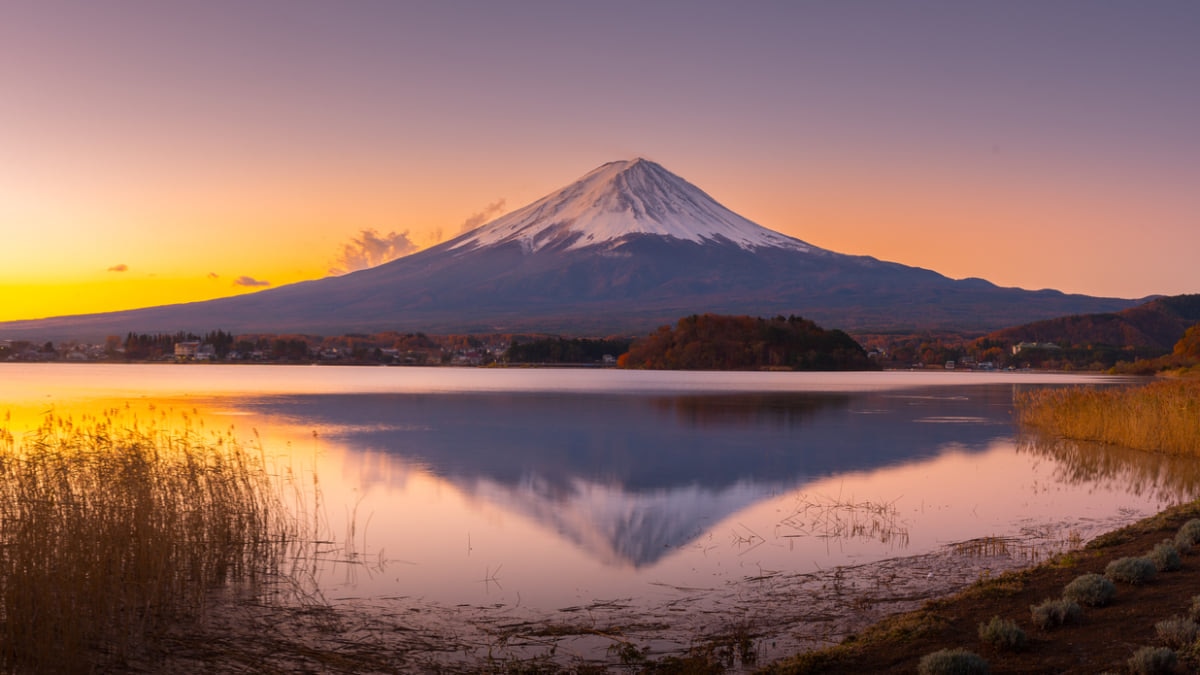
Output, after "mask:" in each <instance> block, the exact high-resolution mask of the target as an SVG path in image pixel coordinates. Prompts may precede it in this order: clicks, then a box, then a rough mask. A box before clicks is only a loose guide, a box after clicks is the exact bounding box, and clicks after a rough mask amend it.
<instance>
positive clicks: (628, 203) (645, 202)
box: [449, 158, 822, 252]
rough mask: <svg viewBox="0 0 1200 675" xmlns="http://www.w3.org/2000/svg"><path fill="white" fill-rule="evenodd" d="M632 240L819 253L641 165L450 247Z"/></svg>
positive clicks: (534, 247) (609, 170)
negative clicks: (646, 238) (724, 243)
mask: <svg viewBox="0 0 1200 675" xmlns="http://www.w3.org/2000/svg"><path fill="white" fill-rule="evenodd" d="M635 234H653V235H662V236H667V237H673V238H675V239H681V240H684V241H691V242H695V243H705V242H721V241H722V240H726V241H728V242H732V243H733V244H736V245H737V246H739V247H741V248H743V249H746V250H751V251H753V250H755V249H760V248H779V249H787V250H792V251H801V252H814V251H822V249H818V248H816V247H814V246H811V245H809V244H807V243H805V242H803V241H800V240H799V239H794V238H792V237H788V236H785V235H783V234H780V233H778V232H775V231H773V230H769V229H767V228H765V227H762V226H761V225H757V224H755V223H753V222H751V221H749V220H747V219H745V218H743V217H741V216H739V215H738V214H736V213H734V212H733V211H730V210H729V209H727V208H725V207H724V206H721V204H719V203H717V201H716V200H714V199H713V198H712V197H710V196H708V195H707V194H706V193H705V192H704V191H703V190H701V189H700V188H698V187H696V186H695V185H692V184H691V183H689V182H687V181H686V180H684V179H682V178H680V177H679V176H676V175H675V174H673V173H671V172H670V171H667V170H666V169H664V168H663V167H662V166H660V165H658V164H655V163H654V162H651V161H649V160H647V159H642V158H637V159H633V160H627V161H619V162H609V163H608V164H604V165H603V166H601V167H599V168H597V169H595V170H593V171H592V172H590V173H588V174H587V175H586V176H584V177H583V178H581V179H580V180H578V181H576V182H575V183H573V184H571V185H569V186H567V187H565V188H563V189H562V190H559V191H558V192H555V193H553V194H550V195H547V196H546V197H543V198H542V199H539V200H538V201H536V202H534V203H532V204H530V205H528V206H526V207H524V208H521V209H518V210H516V211H513V212H512V213H510V214H507V215H505V216H502V217H500V218H497V219H496V220H493V221H492V222H490V223H487V224H485V225H482V226H480V227H479V228H478V229H476V230H474V231H472V232H468V233H467V234H465V235H463V236H462V237H460V238H459V239H458V240H456V241H453V242H450V244H449V247H450V248H451V249H464V250H467V249H472V248H477V247H486V246H494V245H499V244H507V243H511V242H517V243H519V244H520V245H521V246H522V248H524V249H525V250H526V251H531V252H532V251H539V250H541V249H543V248H547V247H550V248H551V249H557V250H568V251H569V250H577V249H582V248H586V247H589V246H599V245H613V244H615V243H618V242H619V241H620V240H622V239H623V238H625V237H627V236H629V235H635Z"/></svg>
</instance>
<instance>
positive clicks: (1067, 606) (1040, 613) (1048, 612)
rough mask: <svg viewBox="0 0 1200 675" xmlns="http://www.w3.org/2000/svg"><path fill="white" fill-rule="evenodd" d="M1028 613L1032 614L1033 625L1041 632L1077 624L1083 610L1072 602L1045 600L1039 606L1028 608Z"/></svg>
mask: <svg viewBox="0 0 1200 675" xmlns="http://www.w3.org/2000/svg"><path fill="white" fill-rule="evenodd" d="M1029 611H1030V612H1031V613H1032V614H1033V623H1034V624H1036V625H1037V627H1038V628H1041V629H1042V630H1046V629H1047V628H1053V627H1055V626H1061V625H1063V624H1064V623H1077V622H1078V621H1079V619H1080V618H1082V617H1083V609H1082V608H1081V607H1080V606H1079V603H1077V602H1075V601H1073V600H1063V599H1060V600H1052V599H1047V600H1043V601H1042V603H1041V604H1040V605H1032V606H1030V608H1029Z"/></svg>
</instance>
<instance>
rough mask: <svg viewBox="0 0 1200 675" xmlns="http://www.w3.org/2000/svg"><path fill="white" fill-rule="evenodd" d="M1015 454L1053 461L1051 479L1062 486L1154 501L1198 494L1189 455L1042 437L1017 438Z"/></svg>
mask: <svg viewBox="0 0 1200 675" xmlns="http://www.w3.org/2000/svg"><path fill="white" fill-rule="evenodd" d="M1017 451H1018V452H1022V453H1027V454H1030V455H1033V456H1035V457H1044V458H1047V459H1051V460H1053V461H1054V462H1055V472H1054V476H1055V479H1056V480H1057V481H1059V482H1061V483H1063V484H1066V485H1105V486H1109V487H1111V488H1115V489H1120V490H1123V491H1126V492H1129V493H1131V494H1135V495H1139V496H1145V497H1151V498H1153V499H1156V500H1158V501H1160V502H1184V501H1190V500H1192V499H1196V498H1197V497H1198V496H1200V462H1197V461H1196V458H1195V457H1183V456H1178V455H1166V454H1161V453H1153V452H1145V451H1142V450H1133V449H1130V448H1125V447H1121V446H1116V445H1108V444H1104V443H1093V442H1087V441H1075V440H1071V439H1065V438H1057V437H1052V436H1049V435H1045V434H1038V433H1027V434H1023V435H1022V436H1021V438H1020V439H1019V442H1018V444H1017Z"/></svg>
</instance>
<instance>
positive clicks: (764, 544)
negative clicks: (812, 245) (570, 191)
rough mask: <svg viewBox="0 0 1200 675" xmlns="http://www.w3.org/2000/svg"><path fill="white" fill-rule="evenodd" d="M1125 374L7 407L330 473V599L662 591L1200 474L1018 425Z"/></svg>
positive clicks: (559, 372)
mask: <svg viewBox="0 0 1200 675" xmlns="http://www.w3.org/2000/svg"><path fill="white" fill-rule="evenodd" d="M1121 381H1122V380H1120V379H1118V378H1108V377H1101V376H1094V375H1062V374H1043V373H982V372H980V373H970V372H920V371H916V372H883V373H684V372H646V371H618V370H600V369H469V368H384V367H316V366H295V367H293V366H222V365H200V364H196V365H97V364H2V365H0V416H4V415H6V416H7V421H6V422H5V423H4V426H7V427H8V428H9V429H10V430H11V431H13V432H14V433H16V434H18V435H19V434H20V433H21V432H22V431H23V430H28V429H31V428H34V427H36V425H37V424H38V422H39V421H40V419H41V418H42V416H43V415H45V414H46V413H47V412H50V411H53V412H55V413H58V414H67V415H82V414H95V413H97V412H98V411H100V410H104V409H108V408H113V407H119V408H122V409H124V410H127V411H129V412H130V414H134V415H141V416H144V417H154V416H157V417H159V418H163V419H168V418H173V417H175V416H186V417H187V418H188V419H189V420H190V423H191V424H194V425H203V427H204V428H205V429H210V430H227V429H232V430H233V432H234V434H235V435H236V436H237V438H239V439H240V440H241V441H242V442H243V443H245V444H252V443H261V444H262V446H263V448H264V450H265V452H266V453H267V454H268V455H269V456H270V457H271V459H272V462H274V463H275V464H276V465H277V466H281V467H287V468H288V469H289V470H291V471H294V472H295V473H296V474H297V475H300V476H313V477H315V483H313V485H315V487H313V488H312V490H313V493H312V494H311V495H310V498H311V502H310V506H312V505H316V507H317V511H318V512H319V516H320V518H321V519H322V527H323V528H324V529H325V530H326V531H327V532H328V534H329V535H330V537H331V538H332V539H334V540H336V541H337V542H338V543H337V546H336V550H332V549H331V552H330V553H329V555H328V556H327V557H326V558H325V559H324V561H323V563H322V564H321V565H320V567H319V569H318V570H317V573H316V579H315V581H316V583H317V584H318V586H319V590H320V593H321V594H322V595H323V596H324V597H325V598H326V599H327V600H328V601H330V602H333V603H339V602H346V603H351V602H360V603H361V602H364V601H366V602H375V601H380V602H382V601H383V600H393V601H395V600H405V601H407V602H419V603H422V606H426V607H433V606H437V607H444V608H453V607H491V608H510V609H511V608H518V607H519V608H521V612H523V615H525V616H530V615H536V614H537V613H539V612H541V613H554V612H564V611H578V610H579V608H581V607H583V608H587V607H597V608H598V607H603V606H605V603H609V604H613V603H615V605H617V606H619V607H620V608H622V609H623V610H625V611H628V612H634V613H638V612H643V613H653V611H655V610H653V608H660V609H661V608H663V607H671V606H673V604H674V603H677V602H680V601H681V600H682V599H685V598H686V599H688V601H689V602H691V603H693V606H701V605H704V604H705V603H706V602H708V603H710V604H711V603H712V602H717V601H715V600H712V598H714V597H717V596H720V597H723V598H729V597H736V598H744V597H747V594H748V593H749V591H748V590H747V589H748V588H749V586H750V585H752V584H760V583H761V582H763V580H767V579H773V578H779V579H783V578H785V577H787V578H799V577H800V576H803V575H809V574H813V573H817V572H821V571H828V570H830V569H833V568H838V567H839V566H843V567H859V566H864V565H872V564H881V563H882V562H883V561H890V560H893V559H896V558H900V557H919V556H923V555H927V554H933V553H938V552H942V553H944V552H947V551H951V552H954V551H957V552H958V553H959V554H962V555H973V556H974V558H973V565H975V566H974V567H971V568H970V573H972V574H974V573H977V570H978V569H991V568H992V567H995V568H996V569H1001V568H1006V567H1011V566H1013V565H1020V564H1028V563H1029V562H1032V561H1035V560H1038V559H1041V558H1042V557H1044V556H1045V555H1047V554H1048V553H1051V552H1054V551H1057V550H1061V549H1062V548H1063V547H1065V546H1068V545H1077V544H1078V543H1079V542H1080V541H1084V540H1087V539H1089V538H1091V537H1093V536H1095V535H1097V534H1099V533H1101V532H1103V531H1107V530H1110V529H1113V528H1115V527H1117V526H1119V525H1122V524H1125V523H1128V522H1131V521H1133V520H1135V519H1137V518H1140V517H1142V516H1145V515H1149V514H1151V513H1154V512H1157V511H1158V510H1161V509H1162V508H1164V507H1166V506H1169V505H1172V504H1176V503H1180V502H1182V501H1186V500H1190V499H1194V498H1196V497H1197V496H1200V490H1198V489H1197V481H1196V480H1195V478H1194V477H1193V476H1194V474H1195V469H1191V468H1187V467H1185V466H1183V465H1180V466H1175V465H1174V464H1172V463H1171V460H1169V459H1165V458H1161V457H1154V456H1147V455H1142V454H1138V453H1121V452H1120V451H1119V450H1107V451H1105V452H1107V453H1110V454H1109V455H1106V460H1105V461H1102V462H1096V461H1087V460H1081V458H1080V454H1079V452H1078V448H1077V447H1075V446H1071V445H1068V446H1066V447H1059V446H1056V445H1054V444H1049V445H1047V444H1043V443H1034V442H1030V441H1022V440H1020V439H1019V438H1018V435H1017V431H1016V429H1015V427H1014V425H1013V417H1012V408H1013V406H1012V401H1013V394H1014V392H1016V391H1020V390H1022V389H1026V388H1033V387H1044V386H1079V385H1096V386H1101V385H1109V384H1112V383H1116V382H1121ZM0 419H5V418H4V417H0ZM1112 453H1115V454H1112ZM306 480H308V479H306ZM983 538H987V539H983ZM981 541H983V543H979V542H981ZM972 542H975V543H972ZM998 558H1003V560H1000V559H998ZM929 574H930V576H933V574H934V572H933V571H931V572H930V573H929ZM968 581H969V579H968ZM730 602H732V601H730Z"/></svg>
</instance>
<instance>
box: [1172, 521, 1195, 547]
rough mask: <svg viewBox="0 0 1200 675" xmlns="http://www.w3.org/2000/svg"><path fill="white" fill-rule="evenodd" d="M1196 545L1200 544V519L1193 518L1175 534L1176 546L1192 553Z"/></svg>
mask: <svg viewBox="0 0 1200 675" xmlns="http://www.w3.org/2000/svg"><path fill="white" fill-rule="evenodd" d="M1196 544H1200V518H1192V519H1191V520H1189V521H1187V522H1186V523H1184V524H1183V526H1182V527H1180V528H1179V531H1178V532H1176V533H1175V545H1176V546H1178V547H1179V550H1181V551H1190V550H1192V547H1193V546H1195V545H1196Z"/></svg>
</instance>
